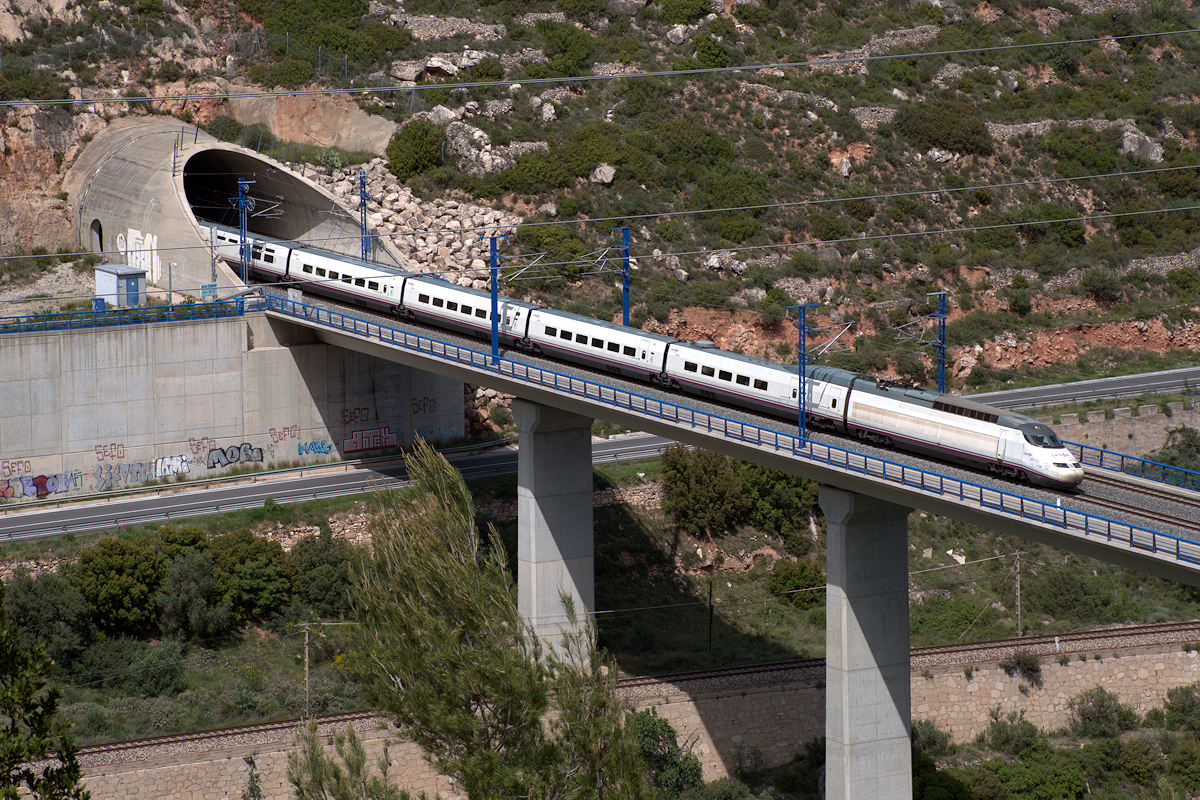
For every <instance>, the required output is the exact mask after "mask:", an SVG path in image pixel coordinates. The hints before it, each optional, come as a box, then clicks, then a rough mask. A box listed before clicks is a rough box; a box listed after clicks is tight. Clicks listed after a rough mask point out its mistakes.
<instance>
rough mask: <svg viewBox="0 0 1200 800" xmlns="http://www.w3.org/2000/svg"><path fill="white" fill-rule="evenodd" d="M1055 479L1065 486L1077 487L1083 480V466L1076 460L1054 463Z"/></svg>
mask: <svg viewBox="0 0 1200 800" xmlns="http://www.w3.org/2000/svg"><path fill="white" fill-rule="evenodd" d="M1051 466H1052V467H1053V469H1054V474H1055V477H1056V478H1057V479H1058V480H1059V481H1060V482H1061V483H1064V484H1068V485H1070V486H1076V485H1078V484H1079V483H1080V482H1081V481H1082V480H1083V464H1080V463H1079V462H1078V461H1076V460H1075V459H1074V457H1072V458H1070V459H1063V460H1058V461H1055V462H1053V464H1052V465H1051Z"/></svg>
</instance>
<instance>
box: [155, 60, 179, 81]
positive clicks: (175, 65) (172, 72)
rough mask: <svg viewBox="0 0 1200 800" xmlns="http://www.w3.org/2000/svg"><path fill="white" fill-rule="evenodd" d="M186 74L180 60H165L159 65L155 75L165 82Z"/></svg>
mask: <svg viewBox="0 0 1200 800" xmlns="http://www.w3.org/2000/svg"><path fill="white" fill-rule="evenodd" d="M183 75H184V69H183V66H182V65H181V64H180V63H179V62H178V61H164V62H163V63H162V64H160V65H159V66H158V71H157V72H156V73H155V74H154V77H155V78H157V79H158V80H160V81H163V82H165V83H170V82H172V81H177V80H179V79H180V78H182V77H183Z"/></svg>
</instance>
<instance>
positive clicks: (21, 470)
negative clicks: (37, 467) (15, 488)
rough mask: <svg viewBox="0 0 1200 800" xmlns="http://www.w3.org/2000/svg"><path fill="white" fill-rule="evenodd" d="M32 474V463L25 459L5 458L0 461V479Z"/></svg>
mask: <svg viewBox="0 0 1200 800" xmlns="http://www.w3.org/2000/svg"><path fill="white" fill-rule="evenodd" d="M31 472H33V463H32V462H30V460H29V459H27V458H6V459H4V460H3V461H0V478H16V477H19V476H21V475H28V474H29V473H31Z"/></svg>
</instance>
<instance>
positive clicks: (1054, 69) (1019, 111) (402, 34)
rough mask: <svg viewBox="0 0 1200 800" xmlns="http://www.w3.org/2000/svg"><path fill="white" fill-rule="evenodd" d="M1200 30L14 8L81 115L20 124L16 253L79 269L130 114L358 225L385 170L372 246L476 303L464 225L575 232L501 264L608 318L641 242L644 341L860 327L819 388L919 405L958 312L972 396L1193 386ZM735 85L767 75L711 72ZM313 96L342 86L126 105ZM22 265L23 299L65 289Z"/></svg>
mask: <svg viewBox="0 0 1200 800" xmlns="http://www.w3.org/2000/svg"><path fill="white" fill-rule="evenodd" d="M1198 17H1200V14H1198V13H1197V10H1196V9H1194V8H1193V6H1192V3H1191V2H1166V0H1144V1H1143V0H1080V1H1079V2H1075V3H1061V4H1058V5H1050V4H1047V3H1044V2H1035V3H1028V2H1018V1H1017V0H996V2H972V3H959V2H955V1H954V0H928V1H926V0H914V1H913V2H906V3H890V2H881V0H833V1H832V2H831V1H829V0H824V1H821V2H818V1H817V0H801V2H792V1H791V0H724V1H723V2H709V0H653V1H652V2H643V1H642V0H531V2H523V3H520V4H517V3H513V2H510V0H502V1H501V2H491V3H489V2H481V1H480V0H459V1H458V2H453V3H451V2H448V1H447V0H407V2H405V3H397V2H392V0H386V1H385V0H371V1H370V2H365V0H358V1H355V0H351V1H350V2H341V3H336V4H334V3H310V2H301V1H300V0H284V1H283V2H270V3H268V2H266V0H180V2H176V0H131V2H126V1H125V0H102V2H100V3H98V4H84V3H81V2H80V3H75V2H72V0H49V1H47V0H22V1H20V2H17V1H15V0H13V1H12V2H9V3H0V39H3V40H4V41H3V46H2V50H0V52H2V53H3V56H2V58H0V75H2V78H0V99H16V98H23V97H33V98H55V97H61V98H72V99H76V100H78V101H81V102H76V103H74V104H69V105H65V106H58V107H47V106H42V107H33V108H27V107H7V108H5V107H0V114H2V115H3V127H0V137H3V141H4V148H3V154H2V155H0V182H2V185H3V187H4V192H3V195H2V199H0V218H2V219H3V220H4V221H5V222H6V224H5V225H3V226H0V249H4V250H6V251H7V252H8V253H10V254H29V253H32V252H33V251H34V249H35V248H42V249H44V250H46V251H51V252H52V251H54V250H56V249H58V248H59V247H64V246H66V244H67V243H68V242H69V227H68V225H69V220H68V219H67V217H66V209H67V204H66V202H65V201H66V198H64V197H62V196H61V195H60V194H59V189H60V184H61V174H62V171H63V169H64V168H65V167H66V166H67V165H69V163H70V162H71V160H72V158H73V157H74V155H75V153H76V152H77V151H78V148H79V146H80V144H81V143H82V142H83V141H86V140H87V139H88V138H89V136H90V135H92V134H94V132H95V131H96V130H97V129H98V128H99V127H100V126H103V125H104V124H106V119H107V118H110V117H112V116H114V115H119V114H143V113H171V114H175V115H176V116H179V117H180V118H182V119H184V120H187V121H194V122H197V123H200V124H204V125H206V126H208V127H209V130H210V131H211V132H213V133H215V134H216V135H219V136H221V137H222V138H226V139H230V140H237V141H242V142H243V143H245V144H247V145H248V146H253V147H259V148H261V149H264V150H266V151H268V152H272V153H275V154H276V155H278V156H280V157H285V156H286V157H287V158H289V159H300V158H304V159H306V160H308V161H309V162H312V163H315V164H316V166H317V167H318V174H320V175H323V176H324V180H326V181H327V183H328V185H329V186H330V187H331V188H332V189H333V190H334V191H335V192H337V193H339V194H341V195H343V196H345V197H347V206H348V207H353V205H354V203H355V202H356V199H355V198H354V192H353V191H352V190H350V189H348V188H347V186H348V179H349V178H350V171H351V170H352V171H354V172H356V171H357V164H358V163H359V162H360V161H361V160H363V159H369V158H370V157H371V156H379V157H385V161H376V162H375V163H374V164H373V165H372V166H371V171H372V175H373V183H372V185H373V187H376V188H373V190H372V197H373V200H372V207H371V208H370V209H369V211H370V212H371V213H372V217H371V219H372V222H373V224H375V225H376V226H377V227H378V229H380V230H382V231H384V232H388V233H393V234H395V235H396V242H397V243H398V244H400V245H402V246H403V247H405V248H407V249H408V250H409V252H410V254H411V255H412V256H413V258H414V259H415V260H416V261H417V262H418V263H420V264H422V265H423V268H425V269H429V270H439V271H440V270H443V269H446V268H452V269H455V270H461V271H462V274H461V276H460V280H461V282H463V283H470V282H478V281H480V280H481V279H482V277H483V276H482V273H481V268H482V266H483V262H482V260H481V257H482V253H483V248H482V247H481V243H480V241H479V239H478V232H477V231H475V230H468V231H465V232H464V230H463V229H464V228H465V229H476V228H479V227H481V226H501V227H505V228H507V227H510V226H512V225H514V224H515V223H516V222H518V221H526V222H534V221H544V222H555V223H563V222H565V221H573V220H577V221H578V222H571V223H570V224H555V225H547V226H541V227H522V228H520V229H519V232H518V233H517V235H516V236H515V237H512V238H511V239H509V240H507V241H506V244H505V247H506V263H509V264H513V265H519V264H523V263H529V262H532V261H534V260H535V259H534V256H533V254H535V253H543V254H545V255H543V256H541V258H540V259H537V263H538V265H539V266H537V267H535V268H534V269H533V270H532V271H531V272H530V273H527V274H526V276H525V277H529V276H530V275H532V276H534V277H535V278H540V279H535V280H528V281H524V282H523V283H522V284H520V286H521V288H522V289H523V290H524V291H525V292H526V293H528V294H529V295H531V296H533V297H536V298H539V299H542V300H545V301H546V302H552V303H558V304H561V305H564V306H566V307H568V308H570V309H572V310H576V311H581V312H585V313H591V314H598V315H601V316H609V317H612V316H614V315H615V314H617V313H619V306H618V303H619V297H618V295H617V293H616V292H615V290H614V289H613V282H614V276H613V275H612V274H605V271H604V270H602V269H599V267H600V266H602V262H601V261H599V260H598V259H601V258H602V257H603V256H608V257H611V256H612V255H613V253H614V251H613V250H612V248H613V247H614V246H615V245H617V244H618V243H619V239H618V238H617V234H615V233H614V232H613V231H612V229H613V228H614V227H619V226H620V225H622V224H628V225H629V226H630V227H631V230H632V238H633V244H632V250H633V253H634V255H635V269H636V273H635V281H634V301H635V304H636V306H635V321H636V322H638V323H639V324H642V325H644V326H645V327H647V328H651V329H655V330H662V331H666V332H671V333H675V334H679V335H687V336H689V337H693V338H712V339H715V340H717V341H718V343H720V344H722V345H723V346H726V347H731V348H736V349H740V350H743V351H745V352H748V353H755V354H763V355H766V356H767V357H771V358H776V359H779V360H788V359H794V358H795V344H794V337H795V329H794V327H793V326H791V325H790V324H787V323H781V322H780V319H781V316H782V314H783V307H784V306H787V305H790V304H794V303H798V302H813V303H817V304H819V307H818V309H817V314H816V316H817V319H818V321H819V323H820V324H822V325H826V326H844V325H850V328H849V331H848V333H846V334H845V335H843V336H842V337H841V339H840V340H839V341H840V342H841V343H846V344H849V345H850V346H851V350H850V352H844V353H841V354H834V355H829V356H826V359H827V360H829V361H831V362H833V363H843V364H845V365H847V366H851V367H854V368H859V369H867V370H875V371H881V372H887V373H889V374H892V375H896V376H900V377H904V378H909V379H912V380H915V381H926V380H929V379H930V378H931V376H932V371H933V361H932V357H931V353H930V351H929V349H928V348H924V349H922V348H921V347H920V346H919V345H916V344H913V343H911V342H908V341H905V339H906V336H905V332H908V333H912V332H914V331H915V330H916V329H919V328H922V327H923V326H925V325H926V323H925V322H923V317H924V316H925V315H927V314H928V313H929V312H930V311H931V310H932V305H931V304H930V302H929V300H928V299H927V294H928V293H930V292H937V291H946V292H948V293H949V308H950V311H949V316H950V320H951V324H950V330H949V337H950V339H951V343H952V345H953V347H952V373H953V379H954V381H955V382H956V383H957V384H958V385H959V386H960V388H961V387H974V386H982V385H988V384H993V383H1001V382H1006V381H1010V380H1015V379H1021V377H1022V376H1025V377H1028V376H1029V375H1030V374H1033V373H1038V374H1039V375H1041V376H1042V377H1045V376H1047V375H1053V376H1054V377H1056V378H1058V379H1070V377H1071V376H1072V375H1080V374H1089V373H1095V372H1102V371H1105V370H1108V369H1113V368H1121V367H1123V366H1124V365H1127V364H1128V362H1129V361H1130V359H1129V358H1128V356H1127V353H1128V352H1129V351H1137V352H1139V353H1140V352H1144V351H1146V350H1150V351H1153V352H1156V353H1161V354H1162V358H1161V363H1164V364H1169V363H1176V362H1178V361H1180V360H1182V359H1186V358H1189V357H1190V353H1191V352H1192V350H1193V349H1194V347H1195V341H1196V334H1195V331H1194V330H1192V328H1191V327H1190V326H1191V322H1190V320H1191V318H1192V316H1193V315H1194V311H1195V307H1196V305H1197V303H1198V302H1200V277H1198V276H1197V265H1198V262H1200V249H1198V246H1200V229H1198V227H1197V220H1198V217H1197V215H1196V212H1195V211H1193V210H1187V208H1188V207H1190V206H1195V205H1197V202H1196V200H1197V196H1198V194H1200V178H1198V176H1197V171H1196V168H1195V167H1196V165H1197V164H1200V158H1198V153H1197V128H1198V126H1200V96H1198V94H1197V89H1196V85H1195V80H1194V78H1193V76H1194V75H1195V70H1196V67H1197V64H1198V62H1200V43H1198V42H1197V39H1196V36H1195V35H1194V34H1184V35H1170V32H1171V31H1175V30H1183V29H1190V28H1195V27H1197V18H1198ZM1146 34H1164V35H1150V36H1148V35H1146ZM1049 42H1067V44H1055V45H1046V44H1043V43H1049ZM930 53H937V55H929V54H930ZM746 65H770V66H762V67H760V68H756V69H746V70H741V71H712V70H713V69H714V68H715V69H718V70H719V68H724V67H738V66H746ZM644 72H678V73H680V74H678V75H668V76H664V77H654V78H645V77H629V76H630V75H633V74H635V73H644ZM568 76H587V79H586V80H575V81H565V82H564V81H559V80H556V79H557V78H561V77H568ZM311 86H337V87H346V88H353V89H355V91H354V92H352V93H348V94H346V95H344V96H343V97H342V98H341V99H340V100H337V101H332V100H331V101H329V102H330V104H331V105H322V104H321V103H320V102H318V101H313V100H308V99H305V100H304V102H303V105H301V104H300V103H298V102H296V101H295V100H285V101H279V102H276V101H274V100H271V101H266V102H269V103H273V104H274V105H273V106H272V107H271V108H265V107H264V105H263V102H259V103H257V105H255V104H252V103H248V102H244V101H242V102H227V103H219V102H216V101H203V102H197V101H187V102H182V101H170V100H165V99H164V100H162V101H159V102H157V103H153V104H146V103H142V102H137V101H135V100H131V99H130V98H137V97H142V96H152V97H159V98H169V97H173V96H179V95H182V94H185V93H187V92H189V91H192V92H198V91H204V92H210V93H211V92H218V93H219V92H224V91H234V92H236V91H240V90H241V89H242V87H251V88H261V87H282V88H291V87H311ZM377 87H392V88H393V89H394V90H391V91H374V90H373V89H375V88H377ZM360 89H361V90H370V91H358V90H360ZM96 97H107V98H112V99H116V100H117V101H119V102H115V103H112V104H109V105H104V106H97V105H94V104H89V103H87V102H86V100H87V99H88V98H96ZM349 104H357V105H358V106H359V108H360V109H361V111H359V110H358V109H353V108H352V107H351V106H350V105H349ZM351 111H353V114H351V113H350V112H351ZM355 115H357V116H355ZM348 120H349V121H348ZM339 122H340V124H339ZM264 134H265V137H264ZM389 138H390V145H388V144H386V143H387V142H388V141H389ZM385 147H386V153H385V152H383V151H384V149H385ZM385 166H386V168H387V169H388V170H390V174H385V173H384V169H385ZM714 209H721V210H720V211H713V210H714ZM1176 209H1180V210H1176ZM695 212H707V213H695ZM589 220H591V222H590V223H589V222H588V221H589ZM42 261H47V259H42ZM9 263H10V266H11V267H12V268H9V269H7V270H6V271H7V273H8V274H7V275H5V276H3V278H7V279H8V280H10V281H13V280H18V279H20V280H24V279H27V278H28V277H31V276H35V275H36V273H37V272H38V270H39V269H44V268H45V265H42V266H39V265H38V263H36V261H35V263H32V264H25V265H24V266H22V267H21V268H20V269H17V268H16V266H17V265H16V264H15V263H14V262H9ZM609 267H610V268H611V263H610V264H609ZM597 273H600V274H597ZM508 290H509V291H517V289H515V288H513V286H510V287H509V288H508ZM831 335H832V334H819V335H817V337H816V338H814V340H813V341H812V342H811V344H812V345H813V346H815V345H816V344H817V343H818V342H819V341H820V340H821V339H822V338H827V337H828V336H831ZM925 338H926V339H928V336H926V337H925ZM1141 363H1143V364H1144V363H1146V362H1145V361H1143V362H1141ZM1064 365H1065V366H1064Z"/></svg>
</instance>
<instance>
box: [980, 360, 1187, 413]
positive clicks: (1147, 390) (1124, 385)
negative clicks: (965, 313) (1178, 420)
mask: <svg viewBox="0 0 1200 800" xmlns="http://www.w3.org/2000/svg"><path fill="white" fill-rule="evenodd" d="M1189 391H1197V392H1200V367H1183V368H1182V369H1169V370H1163V371H1162V372H1144V373H1141V374H1140V375H1119V376H1117V377H1115V378H1093V379H1091V380H1086V381H1075V382H1073V383H1055V384H1051V385H1049V386H1031V387H1029V388H1027V389H1007V390H1005V391H1003V392H988V393H986V394H976V395H971V398H972V399H973V400H978V401H979V402H981V403H988V404H989V405H993V406H998V407H1000V408H1012V409H1021V408H1037V407H1039V406H1055V405H1065V404H1067V403H1075V402H1080V401H1086V400H1100V399H1120V398H1125V397H1141V396H1143V395H1147V394H1157V393H1170V392H1189Z"/></svg>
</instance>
